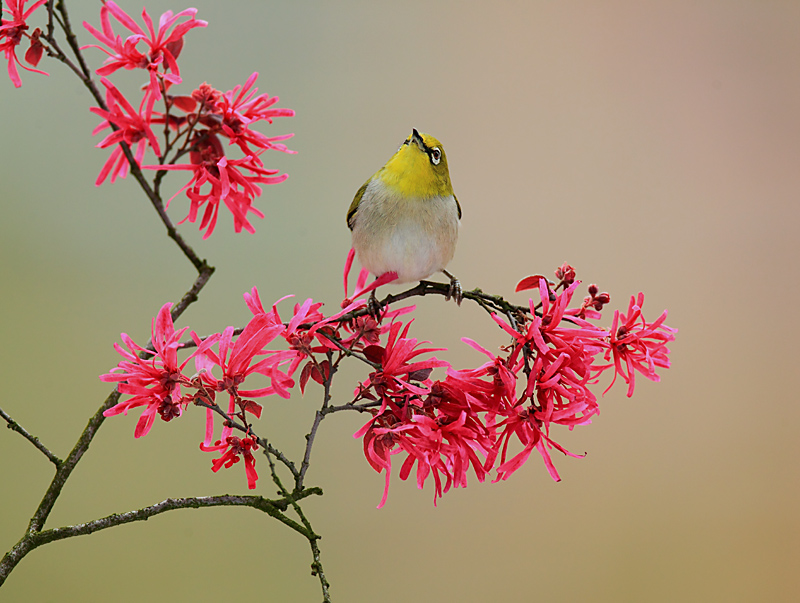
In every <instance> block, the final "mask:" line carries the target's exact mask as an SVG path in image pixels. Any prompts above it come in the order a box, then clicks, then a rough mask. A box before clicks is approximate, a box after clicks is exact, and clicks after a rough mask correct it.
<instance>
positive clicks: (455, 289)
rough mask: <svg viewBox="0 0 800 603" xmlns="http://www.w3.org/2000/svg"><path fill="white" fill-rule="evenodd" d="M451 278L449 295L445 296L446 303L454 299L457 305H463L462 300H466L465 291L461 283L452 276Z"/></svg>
mask: <svg viewBox="0 0 800 603" xmlns="http://www.w3.org/2000/svg"><path fill="white" fill-rule="evenodd" d="M448 276H450V288H449V289H448V290H447V295H445V296H444V299H445V301H450V298H451V297H452V298H453V300H455V302H456V304H458V305H459V306H460V305H461V300H463V299H464V291H463V290H462V289H461V283H459V282H458V279H457V278H456V277H454V276H453V275H452V274H451V275H448Z"/></svg>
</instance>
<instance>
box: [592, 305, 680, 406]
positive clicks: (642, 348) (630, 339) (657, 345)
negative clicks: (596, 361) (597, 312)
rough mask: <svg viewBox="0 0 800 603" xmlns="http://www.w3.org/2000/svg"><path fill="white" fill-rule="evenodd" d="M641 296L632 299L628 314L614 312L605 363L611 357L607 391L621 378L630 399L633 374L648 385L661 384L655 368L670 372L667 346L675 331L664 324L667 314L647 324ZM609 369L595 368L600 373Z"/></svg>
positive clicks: (608, 366) (604, 367)
mask: <svg viewBox="0 0 800 603" xmlns="http://www.w3.org/2000/svg"><path fill="white" fill-rule="evenodd" d="M643 304H644V293H639V295H638V296H631V300H630V303H629V304H628V312H627V314H622V313H621V312H620V311H619V310H617V311H615V312H614V321H613V322H612V324H611V338H610V341H609V347H608V350H607V351H606V353H605V359H606V360H608V359H609V356H612V355H613V357H614V364H613V366H614V378H613V379H612V380H611V384H610V385H609V386H608V388H606V391H608V390H609V389H611V386H612V385H614V381H616V379H617V375H621V376H622V378H623V379H624V380H625V383H627V384H628V392H627V395H628V397H629V398H630V397H631V396H632V395H633V388H634V386H635V385H636V378H635V373H636V371H638V372H640V373H641V374H642V375H644V376H645V377H647V378H648V379H650V380H651V381H660V380H661V378H660V377H659V376H658V375H657V374H656V367H661V368H669V366H670V361H669V349H668V348H667V347H666V346H667V343H669V342H670V341H674V340H675V333H677V331H678V330H677V329H673V328H671V327H668V326H667V325H665V324H664V321H665V320H666V318H667V311H666V310H664V312H663V313H662V314H661V316H659V317H658V318H657V319H656V321H655V322H651V323H648V322H647V321H646V320H645V319H644V316H643V315H642V305H643ZM611 366H612V365H610V364H609V365H606V366H603V367H598V368H599V369H600V372H602V371H604V370H605V369H607V368H610V367H611ZM604 393H605V392H604Z"/></svg>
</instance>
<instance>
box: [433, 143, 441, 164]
mask: <svg viewBox="0 0 800 603" xmlns="http://www.w3.org/2000/svg"><path fill="white" fill-rule="evenodd" d="M441 160H442V152H441V151H440V150H439V147H433V148H432V149H431V163H433V165H439V162H440V161H441Z"/></svg>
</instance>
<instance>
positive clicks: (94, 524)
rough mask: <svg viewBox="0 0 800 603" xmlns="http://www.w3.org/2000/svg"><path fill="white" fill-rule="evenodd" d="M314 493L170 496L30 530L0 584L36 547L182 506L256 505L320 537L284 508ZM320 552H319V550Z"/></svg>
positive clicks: (0, 565)
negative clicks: (146, 504)
mask: <svg viewBox="0 0 800 603" xmlns="http://www.w3.org/2000/svg"><path fill="white" fill-rule="evenodd" d="M311 495H318V496H319V495H322V490H320V489H319V488H308V489H306V490H303V491H302V492H295V493H294V494H292V495H291V496H287V497H284V498H279V499H277V500H271V499H268V498H264V497H262V496H231V495H222V496H200V497H194V498H168V499H166V500H164V501H162V502H160V503H157V504H155V505H151V506H149V507H145V508H143V509H137V510H135V511H128V512H127V513H115V514H113V515H109V516H107V517H103V518H101V519H95V520H94V521H89V522H87V523H82V524H77V525H74V526H64V527H61V528H54V529H52V530H44V531H41V532H40V531H35V530H29V531H28V532H27V533H26V534H25V536H23V537H22V539H21V540H20V541H19V542H18V543H17V544H16V545H15V546H14V548H12V549H11V550H10V551H9V552H8V553H6V555H5V556H4V557H3V560H2V561H0V585H2V584H3V582H4V581H5V579H6V577H7V576H8V574H9V573H10V572H11V570H13V569H14V567H15V566H16V565H17V564H18V563H19V562H20V561H21V560H22V558H23V557H25V555H27V554H28V553H30V552H31V551H32V550H34V549H35V548H37V547H39V546H41V545H43V544H47V543H49V542H54V541H56V540H64V539H65V538H72V537H74V536H84V535H88V534H93V533H94V532H99V531H100V530H105V529H107V528H113V527H116V526H120V525H123V524H126V523H132V522H134V521H146V520H147V519H149V518H151V517H154V516H156V515H160V514H161V513H166V512H167V511H175V510H178V509H200V508H207V507H236V506H239V507H252V508H254V509H258V510H259V511H263V512H264V513H266V514H268V515H270V516H271V517H274V518H275V519H277V520H278V521H280V522H281V523H283V524H284V525H286V526H288V527H290V528H291V529H293V530H294V531H296V532H298V533H300V534H302V535H303V536H305V537H306V538H308V539H314V538H318V536H316V535H315V534H314V532H313V530H310V529H309V527H310V526H309V527H306V526H305V525H301V524H299V523H297V522H296V521H294V520H293V519H290V518H289V517H286V515H284V511H286V509H288V508H289V506H293V505H296V504H297V501H298V500H302V499H303V498H306V497H308V496H311ZM317 552H318V551H317Z"/></svg>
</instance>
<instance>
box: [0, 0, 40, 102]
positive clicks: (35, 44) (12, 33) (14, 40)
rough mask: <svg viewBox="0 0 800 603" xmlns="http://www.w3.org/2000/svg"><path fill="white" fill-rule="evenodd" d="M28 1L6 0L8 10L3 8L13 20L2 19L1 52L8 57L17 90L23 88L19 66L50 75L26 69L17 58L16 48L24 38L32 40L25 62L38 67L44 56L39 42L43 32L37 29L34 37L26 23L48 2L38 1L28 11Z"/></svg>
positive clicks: (0, 20) (10, 75) (10, 71)
mask: <svg viewBox="0 0 800 603" xmlns="http://www.w3.org/2000/svg"><path fill="white" fill-rule="evenodd" d="M27 1H28V0H6V2H5V3H4V4H7V5H8V8H3V11H4V12H6V13H8V14H9V16H10V17H11V19H10V20H8V19H0V51H2V52H4V53H5V55H6V60H7V61H8V76H9V77H10V78H11V81H12V82H13V84H14V87H15V88H19V87H20V86H22V80H21V79H20V77H19V72H18V71H17V65H19V66H20V67H22V68H23V69H25V70H26V71H33V72H34V73H41V74H43V75H49V74H47V73H45V72H44V71H39V70H38V69H32V68H30V67H26V66H25V65H23V64H22V63H21V62H20V60H19V58H18V57H17V50H16V48H17V46H19V44H20V43H21V42H22V38H23V37H28V38H30V39H31V46H30V48H29V49H28V51H27V52H26V53H25V60H26V61H27V62H28V63H30V64H31V65H34V66H36V65H37V64H38V62H39V59H40V58H41V56H42V48H43V47H42V43H41V42H40V41H39V35H41V31H40V30H38V29H37V30H36V31H34V32H33V35H32V36H31V35H28V34H27V33H25V32H26V31H27V30H28V24H27V23H26V21H27V20H28V17H30V16H31V14H32V13H33V11H35V10H36V9H37V8H39V7H40V6H42V5H43V4H46V3H47V0H38V1H37V2H35V3H34V4H33V6H31V7H30V8H29V9H28V10H25V3H26V2H27ZM37 32H38V33H37Z"/></svg>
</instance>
